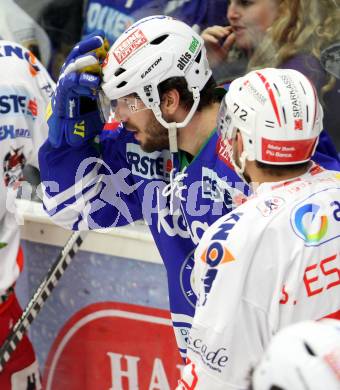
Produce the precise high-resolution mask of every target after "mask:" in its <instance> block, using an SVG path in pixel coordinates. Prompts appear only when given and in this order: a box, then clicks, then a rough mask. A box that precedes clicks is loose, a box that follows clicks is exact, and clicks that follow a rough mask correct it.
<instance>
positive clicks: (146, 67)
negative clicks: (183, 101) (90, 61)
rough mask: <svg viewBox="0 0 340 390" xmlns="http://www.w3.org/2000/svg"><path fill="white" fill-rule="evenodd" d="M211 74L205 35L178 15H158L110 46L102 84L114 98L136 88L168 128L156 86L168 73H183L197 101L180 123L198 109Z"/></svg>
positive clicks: (177, 75) (185, 121)
mask: <svg viewBox="0 0 340 390" xmlns="http://www.w3.org/2000/svg"><path fill="white" fill-rule="evenodd" d="M211 74H212V72H211V69H210V67H209V63H208V60H207V56H206V49H205V47H204V43H203V40H202V38H201V37H200V36H199V35H198V34H197V33H196V32H195V31H194V30H193V29H192V28H191V27H190V26H188V25H187V24H185V23H183V22H181V21H179V20H175V19H172V18H170V17H167V16H163V15H155V16H149V17H147V18H144V19H141V20H139V21H137V22H136V23H135V24H133V25H132V26H131V27H130V28H128V29H127V30H126V31H125V32H124V33H123V34H122V35H121V36H120V37H119V38H118V39H117V40H116V42H115V43H114V44H113V46H112V47H111V48H110V50H109V53H108V56H107V58H106V60H105V61H104V64H103V83H102V86H101V87H102V90H103V91H104V94H105V95H106V97H107V98H108V99H109V100H110V101H113V100H116V99H119V98H121V97H125V96H127V95H130V94H133V93H136V94H137V95H138V96H139V97H140V99H141V100H142V101H143V103H144V104H145V105H146V107H147V108H150V109H152V111H153V112H154V114H155V116H156V118H157V120H158V121H159V122H160V123H161V124H162V125H163V126H164V127H166V128H168V129H169V124H168V123H167V122H166V121H165V120H164V119H163V117H162V114H161V111H160V96H159V93H158V89H157V87H158V85H159V84H160V83H161V82H162V81H164V80H167V79H169V78H172V77H184V78H185V80H186V81H187V84H188V89H189V91H190V92H192V93H193V99H194V104H193V106H192V108H191V110H190V112H189V113H188V115H187V117H186V118H185V120H184V121H183V122H181V123H176V127H177V128H180V127H184V126H186V125H187V124H188V123H189V121H190V120H191V118H192V116H193V115H194V113H195V111H196V109H197V106H198V104H199V100H200V91H201V90H202V89H203V87H204V86H205V84H206V83H207V81H208V80H209V78H210V77H211Z"/></svg>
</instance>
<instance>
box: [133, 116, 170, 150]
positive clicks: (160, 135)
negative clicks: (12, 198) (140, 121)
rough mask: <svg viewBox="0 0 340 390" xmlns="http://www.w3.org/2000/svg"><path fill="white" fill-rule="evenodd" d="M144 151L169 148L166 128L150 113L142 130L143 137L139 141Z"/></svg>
mask: <svg viewBox="0 0 340 390" xmlns="http://www.w3.org/2000/svg"><path fill="white" fill-rule="evenodd" d="M140 146H141V148H142V149H143V150H144V152H147V153H151V152H154V151H156V150H162V149H169V135H168V129H167V128H165V127H164V126H162V125H161V124H160V123H159V122H158V120H157V119H156V118H155V117H154V115H152V117H151V118H150V121H149V122H148V126H147V129H146V130H145V131H144V139H143V141H141V142H140Z"/></svg>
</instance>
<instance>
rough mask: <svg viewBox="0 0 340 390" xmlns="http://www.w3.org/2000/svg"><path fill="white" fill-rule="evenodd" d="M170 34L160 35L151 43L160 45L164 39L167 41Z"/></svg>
mask: <svg viewBox="0 0 340 390" xmlns="http://www.w3.org/2000/svg"><path fill="white" fill-rule="evenodd" d="M168 36H169V35H168V34H165V35H161V36H160V37H158V38H155V39H154V40H153V41H151V42H150V45H159V44H160V43H162V42H163V41H165V40H166V39H167V37H168Z"/></svg>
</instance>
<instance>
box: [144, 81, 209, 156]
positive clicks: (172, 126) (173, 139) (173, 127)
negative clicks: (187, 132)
mask: <svg viewBox="0 0 340 390" xmlns="http://www.w3.org/2000/svg"><path fill="white" fill-rule="evenodd" d="M192 96H193V99H194V103H193V105H192V106H191V109H190V111H189V112H188V115H187V116H186V117H185V119H184V121H183V122H180V123H177V122H171V123H168V122H166V121H165V120H164V118H163V115H162V111H161V109H160V106H159V105H158V104H155V105H153V106H152V108H151V109H152V111H153V113H154V114H155V117H156V119H157V120H158V122H159V123H160V124H161V125H162V126H164V127H165V128H166V129H168V133H169V147H170V152H171V153H177V152H178V144H177V129H180V128H183V127H185V126H187V125H188V123H189V122H190V121H191V119H192V117H193V116H194V114H195V112H196V110H197V107H198V105H199V102H200V98H201V96H200V90H199V88H198V87H192Z"/></svg>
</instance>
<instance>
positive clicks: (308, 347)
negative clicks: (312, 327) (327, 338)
mask: <svg viewBox="0 0 340 390" xmlns="http://www.w3.org/2000/svg"><path fill="white" fill-rule="evenodd" d="M304 346H305V348H306V350H307V352H308V353H309V354H310V355H312V356H316V353H315V352H314V351H313V350H312V348H311V347H310V346H309V345H308V344H307V343H306V342H304Z"/></svg>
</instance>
